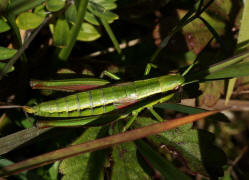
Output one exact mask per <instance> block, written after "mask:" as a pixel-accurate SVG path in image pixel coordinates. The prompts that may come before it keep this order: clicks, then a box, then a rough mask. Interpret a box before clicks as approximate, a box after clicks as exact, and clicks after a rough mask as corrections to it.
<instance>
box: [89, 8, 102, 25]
mask: <svg viewBox="0 0 249 180" xmlns="http://www.w3.org/2000/svg"><path fill="white" fill-rule="evenodd" d="M85 20H86V21H88V22H89V23H91V24H94V25H97V26H98V25H100V24H99V21H98V19H97V18H96V17H95V16H94V15H93V14H92V13H90V12H88V11H87V12H86V16H85Z"/></svg>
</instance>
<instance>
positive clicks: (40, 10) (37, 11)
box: [34, 5, 49, 17]
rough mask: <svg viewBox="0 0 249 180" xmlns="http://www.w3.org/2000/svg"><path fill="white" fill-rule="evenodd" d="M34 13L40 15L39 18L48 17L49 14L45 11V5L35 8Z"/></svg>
mask: <svg viewBox="0 0 249 180" xmlns="http://www.w3.org/2000/svg"><path fill="white" fill-rule="evenodd" d="M34 13H35V14H38V15H39V16H42V17H46V16H47V14H48V13H49V12H47V11H45V8H44V6H43V5H40V6H37V7H36V8H35V10H34Z"/></svg>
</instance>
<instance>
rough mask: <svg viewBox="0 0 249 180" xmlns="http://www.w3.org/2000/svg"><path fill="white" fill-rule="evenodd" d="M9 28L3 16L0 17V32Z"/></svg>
mask: <svg viewBox="0 0 249 180" xmlns="http://www.w3.org/2000/svg"><path fill="white" fill-rule="evenodd" d="M8 30H10V26H9V25H8V23H7V22H5V21H4V19H3V18H0V33H2V32H6V31H8Z"/></svg>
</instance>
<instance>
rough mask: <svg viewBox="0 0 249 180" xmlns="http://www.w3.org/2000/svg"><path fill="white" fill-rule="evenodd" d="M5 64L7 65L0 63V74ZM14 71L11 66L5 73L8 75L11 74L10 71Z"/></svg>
mask: <svg viewBox="0 0 249 180" xmlns="http://www.w3.org/2000/svg"><path fill="white" fill-rule="evenodd" d="M6 64H7V63H3V62H0V72H1V71H2V70H3V68H4V66H5V65H6ZM14 70H15V68H14V66H11V68H10V69H9V70H8V72H7V73H10V72H12V71H14Z"/></svg>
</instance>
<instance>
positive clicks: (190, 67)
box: [181, 62, 196, 77]
mask: <svg viewBox="0 0 249 180" xmlns="http://www.w3.org/2000/svg"><path fill="white" fill-rule="evenodd" d="M195 64H196V62H194V63H193V64H191V65H190V66H189V67H188V68H187V69H186V70H185V71H184V72H183V73H182V74H181V75H182V76H183V77H184V76H186V74H188V72H189V71H190V70H191V69H192V68H193V67H194V65H195Z"/></svg>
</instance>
